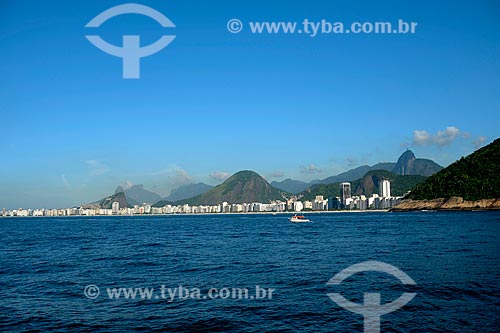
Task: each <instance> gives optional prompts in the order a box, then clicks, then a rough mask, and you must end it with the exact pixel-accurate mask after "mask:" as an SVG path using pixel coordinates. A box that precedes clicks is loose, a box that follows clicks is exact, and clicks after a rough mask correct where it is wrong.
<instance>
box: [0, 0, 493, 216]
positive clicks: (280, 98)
mask: <svg viewBox="0 0 500 333" xmlns="http://www.w3.org/2000/svg"><path fill="white" fill-rule="evenodd" d="M141 3H143V4H144V5H148V6H151V7H152V8H155V9H156V10H158V11H160V12H161V13H164V14H165V15H166V16H168V17H169V18H170V19H171V20H172V21H173V22H174V23H175V25H176V28H174V29H175V35H176V36H177V37H176V39H175V41H173V42H172V43H171V45H169V46H168V47H167V48H166V49H165V50H163V51H162V52H159V53H158V54H156V55H154V56H151V57H148V58H146V59H143V60H142V63H141V79H140V80H135V81H134V80H123V79H122V77H121V70H122V68H121V60H120V59H119V58H116V57H111V56H108V55H106V54H104V53H103V52H101V51H99V50H98V49H96V48H95V47H93V46H92V45H91V44H90V43H89V42H88V41H87V40H86V38H85V34H86V31H85V27H84V26H85V24H87V23H88V22H89V21H90V20H91V19H92V18H94V17H95V16H96V15H97V14H99V13H100V12H102V11H103V10H105V9H108V8H110V7H112V6H114V5H118V4H121V2H119V1H109V2H106V3H103V2H102V1H87V2H85V3H84V4H83V3H68V2H64V1H55V0H51V1H46V2H43V3H36V2H33V3H30V4H29V6H27V5H26V3H15V2H4V3H3V4H1V5H0V18H1V19H2V22H3V23H2V26H1V28H0V45H1V46H2V59H3V61H2V62H1V63H0V71H1V72H2V78H1V79H0V80H2V87H3V89H2V90H1V91H0V110H1V115H2V118H1V123H2V131H1V132H0V151H2V153H3V154H2V155H3V158H2V163H1V164H0V175H1V177H0V208H1V207H6V208H12V209H15V208H18V207H21V206H25V207H44V206H45V207H66V206H67V207H70V206H74V205H79V204H82V203H88V202H92V201H94V200H97V199H99V198H102V197H104V196H107V195H109V194H111V193H110V192H112V191H114V189H115V188H116V186H118V185H120V184H124V183H127V182H131V183H134V184H144V186H145V187H146V188H148V189H150V190H152V191H154V192H157V193H159V194H160V195H162V196H166V195H168V193H169V191H170V190H172V189H174V188H176V187H178V186H179V185H182V184H185V183H189V182H205V183H207V184H210V185H216V184H218V183H221V182H222V181H223V180H224V179H225V178H226V177H227V176H229V175H231V174H233V173H235V172H237V171H239V170H246V169H250V170H255V171H256V172H258V173H259V174H261V175H262V176H264V177H265V178H266V179H267V180H268V181H270V182H271V181H273V180H282V179H285V178H292V179H297V180H303V181H310V180H312V179H318V178H319V179H322V178H326V177H328V176H332V175H336V174H339V173H341V172H343V171H346V170H349V169H351V168H354V167H357V166H360V165H365V164H369V165H373V164H376V163H378V162H394V161H395V160H396V159H397V157H398V156H399V155H401V153H402V152H404V150H405V149H407V148H410V149H411V150H412V151H414V152H415V154H416V155H417V156H418V157H422V158H429V159H432V160H434V161H436V162H437V163H439V164H441V165H442V166H447V165H449V164H450V163H452V162H454V161H455V160H456V159H459V158H460V157H461V156H465V155H468V154H470V153H471V152H472V151H474V150H475V149H476V148H477V147H479V146H482V145H485V144H487V143H489V142H491V141H492V140H493V139H495V138H496V137H497V136H498V133H499V126H498V124H500V113H499V112H498V110H499V109H500V97H499V96H498V94H497V87H499V86H500V75H498V74H499V72H498V68H500V64H499V61H500V60H499V59H500V57H498V54H499V49H498V45H500V36H498V34H497V33H496V32H497V31H498V29H499V27H500V23H499V21H498V20H496V15H495V13H496V12H498V9H499V6H498V4H496V3H495V2H494V1H484V2H480V3H476V4H466V3H455V2H452V1H443V2H440V3H438V4H433V8H432V9H433V10H429V7H428V5H426V4H420V3H412V4H408V3H405V4H401V3H399V2H397V1H387V2H383V3H380V4H377V5H375V4H372V3H370V2H357V3H352V4H350V3H334V2H331V3H322V4H315V5H314V6H312V5H309V4H308V3H307V2H301V1H299V2H296V3H294V4H288V3H280V2H275V3H271V4H270V3H268V2H264V1H256V2H252V3H251V4H243V3H234V2H229V1H216V2H214V3H210V4H208V3H207V4H204V3H198V2H194V1H182V2H181V1H172V2H168V3H166V2H160V1H143V2H141ZM215 5H216V7H217V8H218V9H219V10H218V11H217V12H215V13H214V12H212V13H213V14H211V15H209V16H207V15H205V14H204V13H206V12H210V11H209V9H211V8H212V7H213V6H215ZM361 5H362V6H361ZM263 12H265V13H266V14H265V15H264V14H262V13H263ZM233 18H239V19H241V20H243V21H250V20H255V21H258V20H276V21H283V20H296V21H302V20H303V19H304V18H309V19H310V20H312V19H313V18H319V19H321V18H326V19H329V20H342V21H353V20H388V21H395V20H398V19H404V20H407V21H414V22H418V30H417V32H416V33H415V34H413V35H397V36H392V35H383V36H382V35H380V36H375V35H356V36H354V35H349V36H347V35H342V36H317V37H315V38H311V37H309V36H287V35H252V34H250V33H249V32H248V31H247V30H245V29H244V30H243V31H242V32H241V33H239V34H232V33H230V32H228V31H227V29H226V23H227V21H228V20H230V19H233ZM443 18H446V20H443ZM160 28H161V27H158V26H157V24H155V22H150V21H149V20H147V19H144V18H141V17H136V16H134V15H129V16H123V17H121V18H116V19H113V20H110V21H109V22H108V23H106V24H105V25H103V26H102V27H101V28H99V29H100V30H99V33H101V34H102V35H103V36H104V37H105V38H106V39H107V40H109V41H110V42H112V43H116V44H118V43H119V41H120V39H121V36H122V35H123V34H126V33H130V34H132V33H133V34H141V35H143V36H144V40H145V41H146V42H147V43H149V42H152V41H154V40H156V39H157V38H158V36H159V35H160V34H161V32H162V31H161V29H160ZM430 78H432V79H430ZM486 120H487V121H486Z"/></svg>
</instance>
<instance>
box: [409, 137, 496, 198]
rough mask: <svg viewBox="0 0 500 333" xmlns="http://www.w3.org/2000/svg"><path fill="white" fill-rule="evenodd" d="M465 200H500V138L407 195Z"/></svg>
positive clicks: (442, 171) (429, 179)
mask: <svg viewBox="0 0 500 333" xmlns="http://www.w3.org/2000/svg"><path fill="white" fill-rule="evenodd" d="M450 197H462V198H463V199H464V200H469V201H472V200H480V199H491V198H500V139H496V140H495V141H493V142H492V143H490V144H489V145H487V146H485V147H483V148H481V149H479V150H477V151H475V152H474V153H472V154H471V155H469V156H467V157H462V158H461V159H460V160H458V161H456V162H455V163H453V164H451V165H450V166H448V167H447V168H445V169H443V170H441V171H440V172H438V173H436V174H435V175H433V176H431V177H429V178H428V179H427V180H426V181H425V182H423V183H422V184H420V185H418V186H417V187H416V188H415V189H414V190H412V191H411V193H410V194H409V195H407V197H406V198H407V199H413V200H430V199H437V198H450Z"/></svg>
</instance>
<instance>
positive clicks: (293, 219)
mask: <svg viewBox="0 0 500 333" xmlns="http://www.w3.org/2000/svg"><path fill="white" fill-rule="evenodd" d="M288 221H290V222H294V223H300V222H311V220H309V219H306V218H305V217H304V216H303V215H297V214H295V215H294V216H292V217H290V218H289V219H288Z"/></svg>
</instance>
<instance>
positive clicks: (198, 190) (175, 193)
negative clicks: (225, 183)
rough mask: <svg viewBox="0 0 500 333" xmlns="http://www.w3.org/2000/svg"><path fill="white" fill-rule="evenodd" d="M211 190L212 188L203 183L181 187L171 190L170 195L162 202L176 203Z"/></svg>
mask: <svg viewBox="0 0 500 333" xmlns="http://www.w3.org/2000/svg"><path fill="white" fill-rule="evenodd" d="M212 188H213V186H210V185H207V184H205V183H198V184H187V185H182V186H179V187H178V188H176V189H175V190H172V192H171V193H170V195H169V196H168V197H165V198H164V199H163V200H165V201H178V200H184V199H189V198H192V197H195V196H197V195H200V194H203V193H205V192H208V191H209V190H211V189H212Z"/></svg>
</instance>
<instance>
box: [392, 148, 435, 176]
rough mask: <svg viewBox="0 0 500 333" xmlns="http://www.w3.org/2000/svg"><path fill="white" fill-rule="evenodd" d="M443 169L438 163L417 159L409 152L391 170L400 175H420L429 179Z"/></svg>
mask: <svg viewBox="0 0 500 333" xmlns="http://www.w3.org/2000/svg"><path fill="white" fill-rule="evenodd" d="M442 169H443V167H442V166H440V165H439V164H437V163H436V162H434V161H432V160H428V159H424V158H416V157H415V154H413V152H412V151H411V150H407V151H405V152H404V153H403V155H401V157H399V159H398V162H397V163H396V165H395V166H394V168H393V169H392V170H391V171H392V172H393V173H395V174H398V175H405V176H406V175H420V176H426V177H429V176H431V175H433V174H435V173H436V172H439V171H441V170H442Z"/></svg>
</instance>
